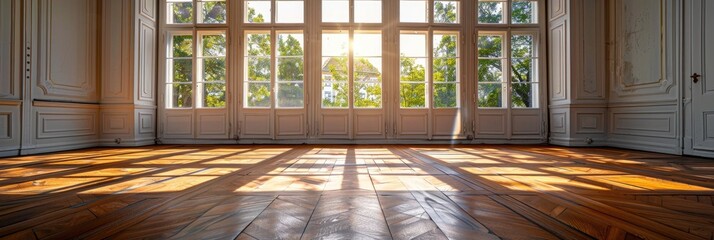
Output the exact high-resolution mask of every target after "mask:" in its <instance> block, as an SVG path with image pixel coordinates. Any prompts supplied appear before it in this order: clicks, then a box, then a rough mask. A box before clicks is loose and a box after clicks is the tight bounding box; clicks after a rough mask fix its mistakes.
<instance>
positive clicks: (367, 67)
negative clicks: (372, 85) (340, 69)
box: [353, 57, 382, 82]
mask: <svg viewBox="0 0 714 240" xmlns="http://www.w3.org/2000/svg"><path fill="white" fill-rule="evenodd" d="M353 70H354V78H355V81H362V82H364V81H368V82H379V81H382V58H366V57H355V62H354V67H353Z"/></svg>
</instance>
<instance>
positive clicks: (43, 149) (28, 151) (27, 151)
mask: <svg viewBox="0 0 714 240" xmlns="http://www.w3.org/2000/svg"><path fill="white" fill-rule="evenodd" d="M97 146H99V144H98V143H97V142H86V143H72V144H65V145H49V146H42V145H38V146H35V147H33V148H23V149H21V150H20V155H32V154H40V153H50V152H59V151H69V150H77V149H83V148H91V147H97Z"/></svg>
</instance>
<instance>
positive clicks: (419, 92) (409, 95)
mask: <svg viewBox="0 0 714 240" xmlns="http://www.w3.org/2000/svg"><path fill="white" fill-rule="evenodd" d="M425 96H426V84H425V83H402V84H399V105H400V106H401V107H402V108H423V107H426V97H425Z"/></svg>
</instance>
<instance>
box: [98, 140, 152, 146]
mask: <svg viewBox="0 0 714 240" xmlns="http://www.w3.org/2000/svg"><path fill="white" fill-rule="evenodd" d="M154 144H156V141H155V140H154V139H153V138H151V139H122V140H121V141H120V142H119V143H117V141H116V140H115V139H104V140H100V141H99V146H101V147H143V146H150V145H154Z"/></svg>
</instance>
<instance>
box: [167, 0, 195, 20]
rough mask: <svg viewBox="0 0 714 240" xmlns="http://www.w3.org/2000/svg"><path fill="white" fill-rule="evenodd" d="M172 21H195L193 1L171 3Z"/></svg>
mask: <svg viewBox="0 0 714 240" xmlns="http://www.w3.org/2000/svg"><path fill="white" fill-rule="evenodd" d="M171 12H172V13H173V14H172V16H173V19H172V20H173V22H172V23H193V3H190V2H176V3H171Z"/></svg>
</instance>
